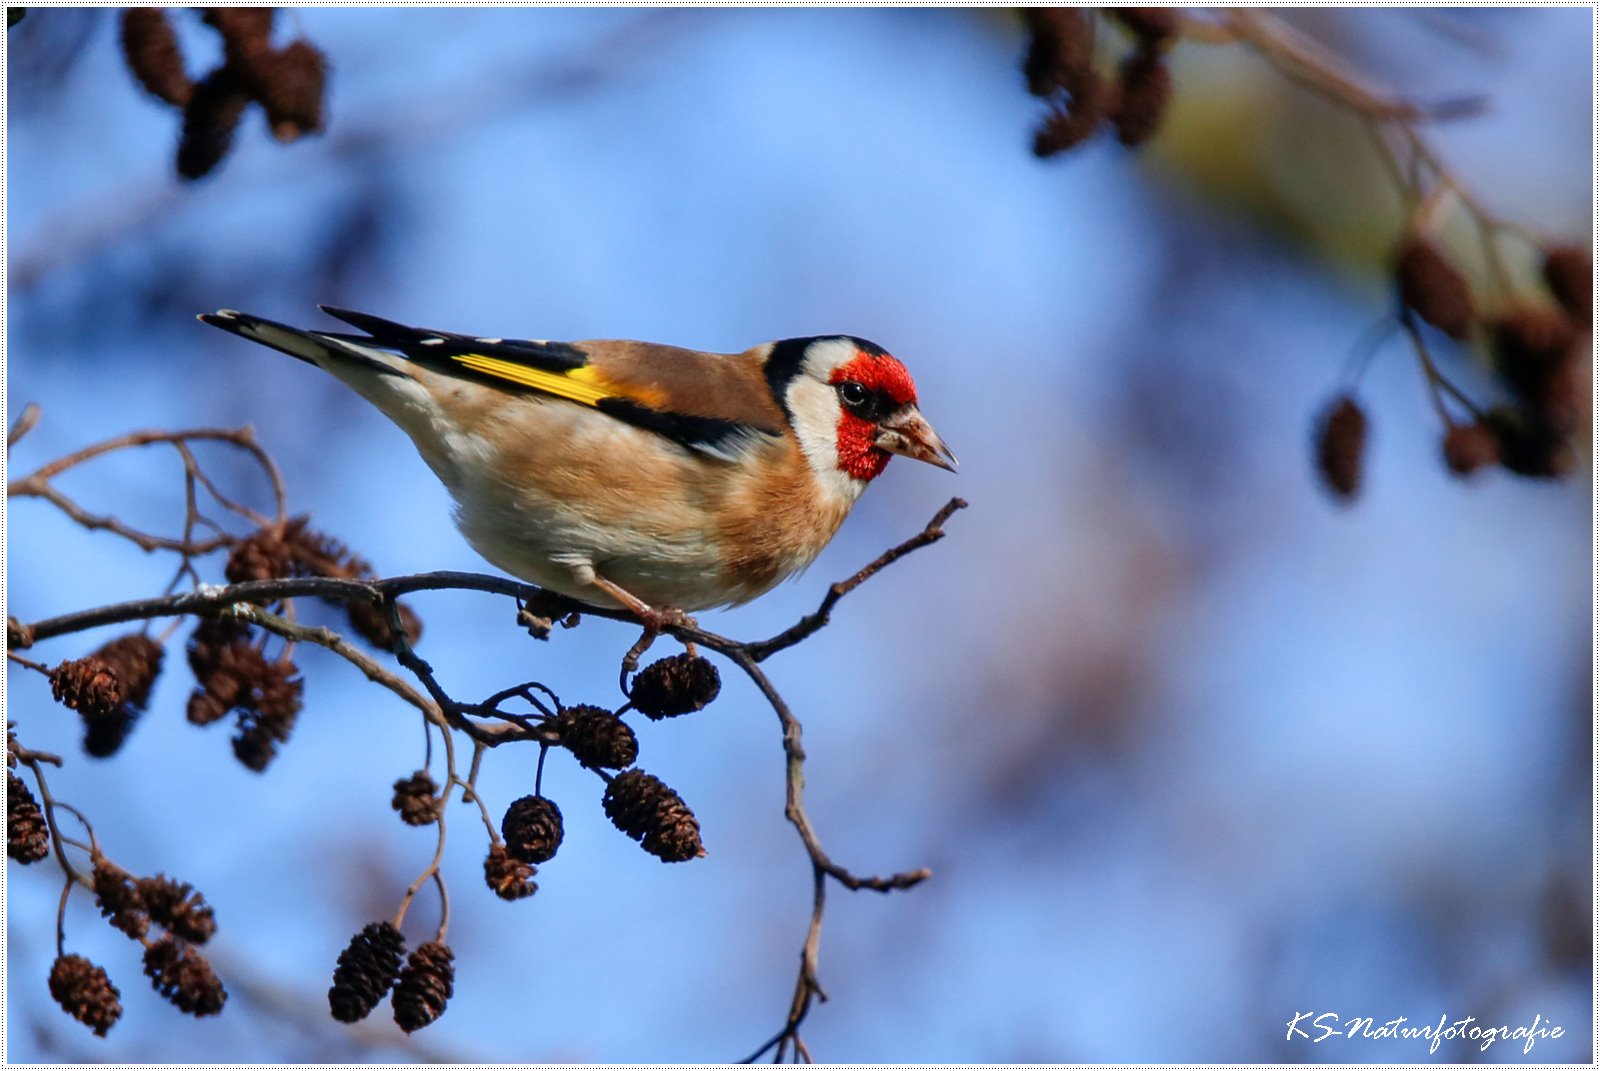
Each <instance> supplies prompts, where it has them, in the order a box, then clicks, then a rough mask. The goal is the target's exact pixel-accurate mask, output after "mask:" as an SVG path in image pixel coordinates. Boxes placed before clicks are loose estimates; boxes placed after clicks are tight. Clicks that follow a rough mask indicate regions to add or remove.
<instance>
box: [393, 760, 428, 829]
mask: <svg viewBox="0 0 1600 1071" xmlns="http://www.w3.org/2000/svg"><path fill="white" fill-rule="evenodd" d="M389 805H390V806H391V807H393V808H394V809H395V810H396V811H399V812H400V821H402V822H404V823H405V824H406V825H408V826H431V825H433V823H435V822H437V821H438V820H439V811H440V806H439V786H438V784H436V783H435V782H434V780H433V775H432V774H430V773H428V771H427V770H418V771H417V772H416V773H414V774H412V775H411V776H410V777H402V778H401V779H400V780H398V781H396V782H395V783H394V799H392V800H391V801H390V802H389Z"/></svg>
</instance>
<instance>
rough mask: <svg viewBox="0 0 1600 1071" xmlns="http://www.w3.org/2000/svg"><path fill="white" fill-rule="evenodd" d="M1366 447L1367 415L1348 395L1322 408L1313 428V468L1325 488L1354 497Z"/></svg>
mask: <svg viewBox="0 0 1600 1071" xmlns="http://www.w3.org/2000/svg"><path fill="white" fill-rule="evenodd" d="M1366 446H1367V415H1366V413H1364V412H1362V411H1361V407H1360V406H1358V405H1357V404H1356V403H1355V400H1354V399H1353V398H1351V397H1350V396H1349V395H1343V396H1341V397H1339V398H1337V399H1335V400H1334V402H1333V404H1332V405H1330V406H1329V407H1328V408H1327V409H1325V410H1324V411H1323V414H1322V417H1321V420H1320V422H1319V429H1318V431H1317V468H1318V469H1319V470H1320V471H1321V473H1322V479H1323V482H1325V483H1326V484H1327V485H1328V488H1329V490H1331V491H1332V492H1333V493H1334V494H1336V495H1338V496H1339V497H1340V498H1342V499H1345V500H1350V499H1353V498H1355V496H1356V492H1358V491H1359V490H1360V489H1361V464H1362V461H1363V458H1364V454H1365V451H1366Z"/></svg>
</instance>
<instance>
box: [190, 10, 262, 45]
mask: <svg viewBox="0 0 1600 1071" xmlns="http://www.w3.org/2000/svg"><path fill="white" fill-rule="evenodd" d="M200 10H201V12H202V15H201V17H202V18H203V19H204V20H205V24H206V25H207V26H210V27H212V28H213V29H215V30H216V31H217V32H218V33H220V34H221V35H222V39H223V41H224V43H225V44H227V45H229V46H231V47H238V46H237V44H236V42H246V43H247V44H249V45H250V46H251V47H254V43H255V42H258V41H259V42H261V43H262V44H265V43H266V42H265V40H264V39H265V38H266V37H267V35H268V34H270V33H271V32H272V19H273V16H274V15H275V14H276V11H275V10H274V9H273V8H270V7H205V8H201V9H200Z"/></svg>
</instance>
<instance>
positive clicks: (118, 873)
mask: <svg viewBox="0 0 1600 1071" xmlns="http://www.w3.org/2000/svg"><path fill="white" fill-rule="evenodd" d="M91 877H92V878H93V881H94V900H95V903H96V904H97V905H99V907H100V914H101V915H103V916H105V918H106V919H107V920H108V921H109V922H110V923H111V925H113V926H115V927H116V928H117V929H119V930H121V931H122V932H123V933H125V934H127V935H128V936H129V937H132V938H133V939H134V940H136V941H137V940H139V939H140V938H142V937H143V936H144V935H145V934H147V933H149V932H150V915H149V912H147V911H146V910H145V903H144V893H143V892H142V891H141V889H140V883H139V882H138V881H136V880H134V877H133V875H132V874H129V873H128V872H127V871H126V870H123V869H122V868H121V867H119V866H117V865H116V864H115V863H113V862H112V861H111V860H109V859H107V858H106V857H105V856H103V855H101V856H96V857H95V860H94V869H93V871H92V872H91Z"/></svg>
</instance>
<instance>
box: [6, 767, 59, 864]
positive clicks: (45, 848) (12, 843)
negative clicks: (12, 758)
mask: <svg viewBox="0 0 1600 1071" xmlns="http://www.w3.org/2000/svg"><path fill="white" fill-rule="evenodd" d="M6 854H7V855H9V856H10V857H11V858H13V859H15V860H16V861H17V862H19V863H22V864H23V865H27V864H28V863H37V862H38V861H39V860H41V859H43V858H44V857H45V856H47V855H49V854H50V826H49V823H47V822H46V821H45V819H44V812H43V811H41V810H40V809H39V801H38V800H36V799H34V798H33V793H32V792H30V791H29V790H28V786H27V785H26V784H24V783H23V781H22V778H20V777H18V776H17V775H16V774H14V773H12V772H11V771H10V770H7V771H6Z"/></svg>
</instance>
